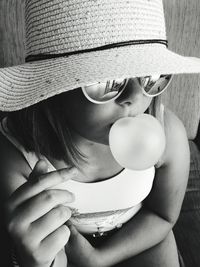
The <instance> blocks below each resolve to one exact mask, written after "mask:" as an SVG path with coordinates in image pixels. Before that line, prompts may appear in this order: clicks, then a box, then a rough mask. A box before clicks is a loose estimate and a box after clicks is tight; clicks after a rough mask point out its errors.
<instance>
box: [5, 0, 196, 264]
mask: <svg viewBox="0 0 200 267" xmlns="http://www.w3.org/2000/svg"><path fill="white" fill-rule="evenodd" d="M26 26H27V28H26V29H27V33H26V37H27V39H26V44H27V46H26V47H27V58H26V61H27V63H25V64H24V65H21V66H16V67H11V68H4V69H1V71H0V86H1V90H0V108H1V110H2V111H9V113H8V115H7V117H6V118H4V119H3V120H2V123H1V136H0V146H1V155H2V156H1V159H0V177H1V180H0V182H1V187H0V188H1V195H2V202H3V205H4V207H5V208H4V210H5V224H6V227H7V229H8V232H9V235H10V237H11V240H12V242H13V251H14V253H15V254H16V255H14V256H15V258H13V264H14V266H16V264H19V266H20V267H27V266H29V267H50V266H51V267H52V266H53V267H58V266H59V267H66V266H71V267H72V266H75V267H77V266H81V267H83V266H87V267H89V266H95V267H96V266H97V267H98V266H99V267H100V266H101V267H103V266H137V267H138V266H143V267H145V266H148V267H151V266H152V267H157V266H159V267H160V266H162V267H164V266H166V267H168V266H170V267H178V266H180V262H179V257H178V252H177V248H176V243H175V239H174V236H173V232H172V228H173V226H174V224H175V223H176V220H177V218H178V216H179V212H180V208H181V204H182V201H183V197H184V193H185V189H186V185H187V179H188V172H189V148H188V142H187V136H186V133H185V129H184V127H183V125H182V123H181V122H180V120H179V119H178V118H177V117H176V116H175V115H174V114H173V113H172V112H171V111H169V110H167V109H166V108H164V106H163V105H162V104H161V101H160V97H159V95H160V94H161V93H162V92H163V91H164V90H165V89H166V88H167V86H168V84H169V82H170V80H171V74H176V73H184V72H188V73H191V72H199V71H200V61H199V60H198V59H192V58H184V57H181V56H179V55H177V54H174V53H173V52H171V51H169V50H168V49H167V48H166V44H167V42H166V36H165V27H164V15H163V7H162V1H160V0H154V1H146V0H138V1H134V0H130V1H128V2H127V1H115V0H113V1H109V2H108V1H104V0H97V1H79V0H74V1H73V0H72V1H63V0H53V1H48V0H40V1H38V0H29V1H27V2H26ZM105 92H106V93H105ZM142 113H149V114H152V115H154V116H155V117H156V118H157V119H158V120H159V121H160V123H161V124H162V125H163V129H164V131H165V136H166V148H165V151H164V153H163V155H162V157H161V158H160V160H159V161H158V162H157V164H156V165H155V167H154V166H152V167H151V168H149V169H148V170H144V171H140V172H137V171H134V170H127V169H123V167H122V166H120V165H119V164H118V163H117V162H116V161H115V159H114V158H113V155H112V153H111V151H110V148H109V141H108V137H109V131H110V128H111V126H112V125H113V123H115V122H116V121H117V120H118V119H120V118H124V117H135V116H137V115H139V114H142ZM152 183H153V184H152ZM117 188H118V189H119V188H120V190H117ZM130 188H131V189H132V190H131V193H130V190H129V193H128V189H130ZM91 196H93V197H91ZM78 200H79V202H78ZM77 203H79V204H77ZM103 203H104V204H105V203H106V207H105V205H104V204H103ZM122 203H123V204H122ZM128 203H132V204H131V205H130V204H128ZM16 261H17V262H18V263H17V262H16Z"/></svg>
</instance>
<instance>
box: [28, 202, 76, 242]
mask: <svg viewBox="0 0 200 267" xmlns="http://www.w3.org/2000/svg"><path fill="white" fill-rule="evenodd" d="M70 217H71V210H70V209H69V208H68V207H66V206H63V205H59V206H57V207H55V208H54V209H52V210H50V211H49V212H48V213H47V214H45V215H44V216H43V217H41V218H39V219H38V220H36V221H34V222H33V223H32V224H31V225H30V227H29V234H30V235H32V236H34V238H35V240H37V242H38V243H40V242H41V241H42V240H43V239H45V238H46V237H47V236H48V235H50V234H51V233H53V232H54V231H55V230H56V229H58V228H59V227H60V226H62V225H63V224H64V223H66V221H68V220H69V218H70Z"/></svg>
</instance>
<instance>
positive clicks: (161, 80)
mask: <svg viewBox="0 0 200 267" xmlns="http://www.w3.org/2000/svg"><path fill="white" fill-rule="evenodd" d="M171 78H172V75H153V76H147V77H141V78H138V79H139V83H140V85H141V86H142V88H143V89H144V91H145V92H146V93H147V94H148V95H149V96H155V95H159V94H161V93H162V92H163V91H164V90H165V89H166V88H167V86H168V85H169V83H170V81H171Z"/></svg>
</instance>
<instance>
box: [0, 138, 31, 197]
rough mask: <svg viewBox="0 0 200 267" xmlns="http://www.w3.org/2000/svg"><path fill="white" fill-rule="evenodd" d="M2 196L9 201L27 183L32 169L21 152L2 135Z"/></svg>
mask: <svg viewBox="0 0 200 267" xmlns="http://www.w3.org/2000/svg"><path fill="white" fill-rule="evenodd" d="M0 153H1V155H0V195H1V197H2V199H3V200H4V199H7V198H8V197H9V195H10V194H11V193H12V192H13V191H15V190H16V189H17V188H18V187H19V186H20V185H22V184H23V183H24V182H26V179H27V177H28V175H29V173H30V172H31V169H30V167H29V165H28V163H27V162H26V160H25V159H24V157H23V155H22V154H21V152H20V151H18V150H17V148H16V147H14V145H13V144H12V143H11V142H10V141H9V140H8V139H7V138H6V137H5V136H4V135H3V134H2V133H0Z"/></svg>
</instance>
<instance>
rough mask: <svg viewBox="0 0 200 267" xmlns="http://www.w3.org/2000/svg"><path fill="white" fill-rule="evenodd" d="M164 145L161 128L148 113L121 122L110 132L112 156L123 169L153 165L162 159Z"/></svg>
mask: <svg viewBox="0 0 200 267" xmlns="http://www.w3.org/2000/svg"><path fill="white" fill-rule="evenodd" d="M165 144H166V140H165V133H164V130H163V128H162V125H161V124H160V122H159V121H158V120H157V119H156V118H154V117H153V116H151V115H148V114H141V115H138V116H136V117H126V118H122V119H119V120H117V121H116V122H115V123H114V124H113V125H112V127H111V129H110V133H109V145H110V150H111V152H112V154H113V157H114V158H115V160H116V161H117V162H118V163H119V164H120V165H121V166H122V167H124V168H127V169H132V170H145V169H148V168H150V167H152V166H154V165H155V164H156V163H157V162H158V161H159V159H160V157H161V156H162V154H163V152H164V149H165Z"/></svg>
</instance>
